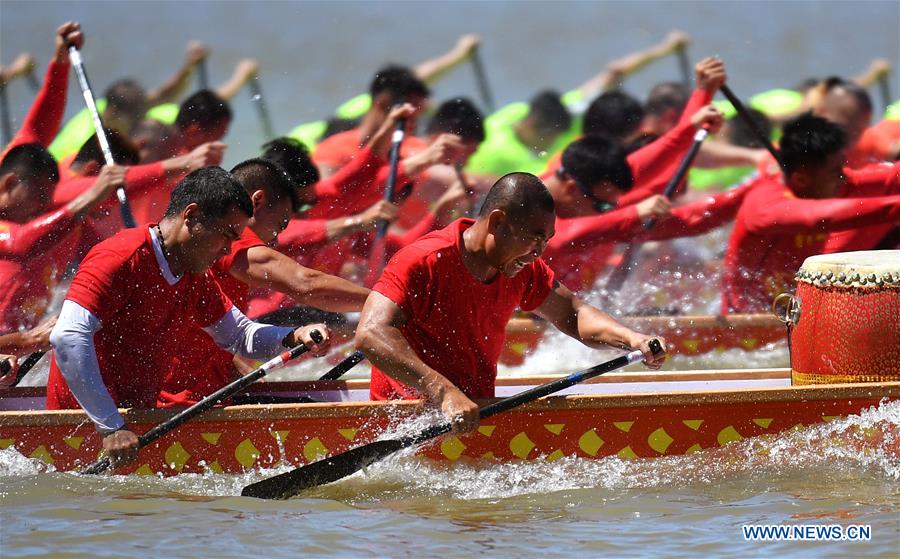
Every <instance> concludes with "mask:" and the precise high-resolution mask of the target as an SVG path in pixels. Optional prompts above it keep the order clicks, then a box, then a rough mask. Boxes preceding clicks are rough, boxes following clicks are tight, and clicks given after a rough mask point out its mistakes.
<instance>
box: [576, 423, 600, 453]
mask: <svg viewBox="0 0 900 559" xmlns="http://www.w3.org/2000/svg"><path fill="white" fill-rule="evenodd" d="M601 446H603V439H601V438H600V437H599V435H597V433H596V432H595V431H594V430H593V429H591V430H590V431H586V432H585V433H584V434H583V435H581V438H579V439H578V448H580V449H581V450H583V451H584V452H585V454H588V455H589V456H597V451H599V450H600V447H601Z"/></svg>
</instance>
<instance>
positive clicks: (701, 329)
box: [500, 314, 787, 365]
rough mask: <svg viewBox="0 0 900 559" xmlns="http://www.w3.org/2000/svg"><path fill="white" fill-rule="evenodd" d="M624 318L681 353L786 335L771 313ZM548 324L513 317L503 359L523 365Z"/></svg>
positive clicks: (752, 345) (746, 345) (745, 345)
mask: <svg viewBox="0 0 900 559" xmlns="http://www.w3.org/2000/svg"><path fill="white" fill-rule="evenodd" d="M621 321H622V323H624V324H625V325H626V326H628V327H629V328H632V329H634V330H637V331H638V332H645V333H648V334H653V335H658V336H663V337H664V338H666V341H667V342H668V343H669V344H672V345H674V347H675V348H676V350H675V353H678V354H679V355H701V354H704V353H707V352H710V351H715V350H725V349H735V348H737V349H743V350H745V351H751V350H754V349H757V348H760V347H763V346H765V345H766V344H770V343H773V342H777V341H779V340H783V339H784V338H786V337H787V331H786V330H785V327H784V324H782V323H781V322H780V321H779V320H778V319H777V318H776V317H775V316H774V315H771V314H735V315H729V316H626V317H622V318H621ZM547 328H548V326H547V324H546V323H545V322H542V321H539V320H535V319H533V318H514V319H512V320H510V322H509V324H508V325H507V327H506V345H505V347H504V350H503V353H502V354H501V355H500V362H501V363H503V364H505V365H521V364H522V363H523V362H524V361H525V358H526V357H527V355H528V354H529V353H531V352H533V351H534V350H535V349H536V348H537V346H538V344H539V343H540V341H541V339H542V338H543V337H544V332H545V331H546V329H547Z"/></svg>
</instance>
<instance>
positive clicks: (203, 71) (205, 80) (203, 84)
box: [197, 58, 209, 89]
mask: <svg viewBox="0 0 900 559" xmlns="http://www.w3.org/2000/svg"><path fill="white" fill-rule="evenodd" d="M197 81H199V82H200V89H209V71H207V68H206V59H205V58H204V59H202V60H200V62H198V63H197Z"/></svg>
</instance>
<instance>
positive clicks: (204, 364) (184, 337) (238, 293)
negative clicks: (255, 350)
mask: <svg viewBox="0 0 900 559" xmlns="http://www.w3.org/2000/svg"><path fill="white" fill-rule="evenodd" d="M265 245H266V244H265V243H264V242H263V241H262V239H260V238H259V235H257V234H256V233H254V232H253V230H252V229H250V228H249V227H245V228H244V232H243V234H241V237H240V238H239V239H238V240H236V241H234V242H233V243H231V252H229V253H228V254H227V255H225V256H223V257H222V258H220V259H218V260H217V261H216V263H215V264H213V266H212V268H210V271H209V273H210V275H212V277H213V278H215V280H216V282H217V283H218V284H219V286H220V287H221V288H222V291H223V292H224V293H225V295H227V296H228V298H229V299H230V300H231V302H232V303H234V306H235V307H237V308H238V309H239V310H240V311H241V312H246V311H247V305H248V299H249V293H250V286H248V285H247V284H246V283H244V282H242V281H241V280H239V279H237V278H235V277H234V276H232V275H231V273H230V270H231V266H232V264H234V261H235V259H236V258H238V257H239V256H242V255H245V254H246V253H247V250H249V249H251V248H253V247H260V246H265ZM178 340H179V344H178V346H179V348H180V349H179V351H178V352H177V355H176V356H175V358H174V359H173V360H172V365H171V367H170V368H169V371H168V373H166V378H165V381H163V386H162V389H161V390H160V392H159V397H158V398H157V406H159V407H169V406H180V405H191V404H193V403H195V402H198V401H200V399H201V398H203V397H204V396H208V395H209V394H212V393H213V392H215V391H216V390H218V389H220V388H222V387H223V386H225V385H226V384H228V383H229V382H230V381H231V380H232V358H233V356H232V355H231V354H230V353H228V352H227V351H223V350H222V349H221V348H219V347H218V346H217V345H216V344H215V342H213V341H212V338H210V337H209V336H208V335H207V334H206V332H204V331H203V330H201V329H200V328H199V327H197V325H195V324H192V323H184V324H183V325H182V326H181V329H180V331H179V333H178Z"/></svg>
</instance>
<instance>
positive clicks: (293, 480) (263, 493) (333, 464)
mask: <svg viewBox="0 0 900 559" xmlns="http://www.w3.org/2000/svg"><path fill="white" fill-rule="evenodd" d="M403 446H404V445H403V443H402V442H401V441H399V440H389V441H375V442H373V443H369V444H364V445H362V446H358V447H356V448H354V449H353V450H348V451H347V452H345V453H343V454H338V455H337V456H332V457H331V458H325V459H324V460H319V461H318V462H313V463H312V464H307V465H306V466H303V467H301V468H297V469H295V470H291V471H290V472H285V473H283V474H280V475H277V476H273V477H270V478H268V479H264V480H262V481H258V482H256V483H253V484H250V485H248V486H246V487H244V489H243V490H242V491H241V496H242V497H256V498H257V499H289V498H291V497H293V496H294V495H296V494H298V493H300V492H301V491H303V490H304V489H311V488H313V487H318V486H320V485H325V484H326V483H331V482H333V481H337V480H339V479H342V478H345V477H347V476H349V475H351V474H354V473H356V472H358V471H360V470H362V469H363V468H365V467H366V466H368V465H369V464H372V463H373V462H377V461H378V460H381V459H382V458H386V457H388V456H390V455H391V454H393V453H395V452H397V451H398V450H400V449H401V448H403Z"/></svg>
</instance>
